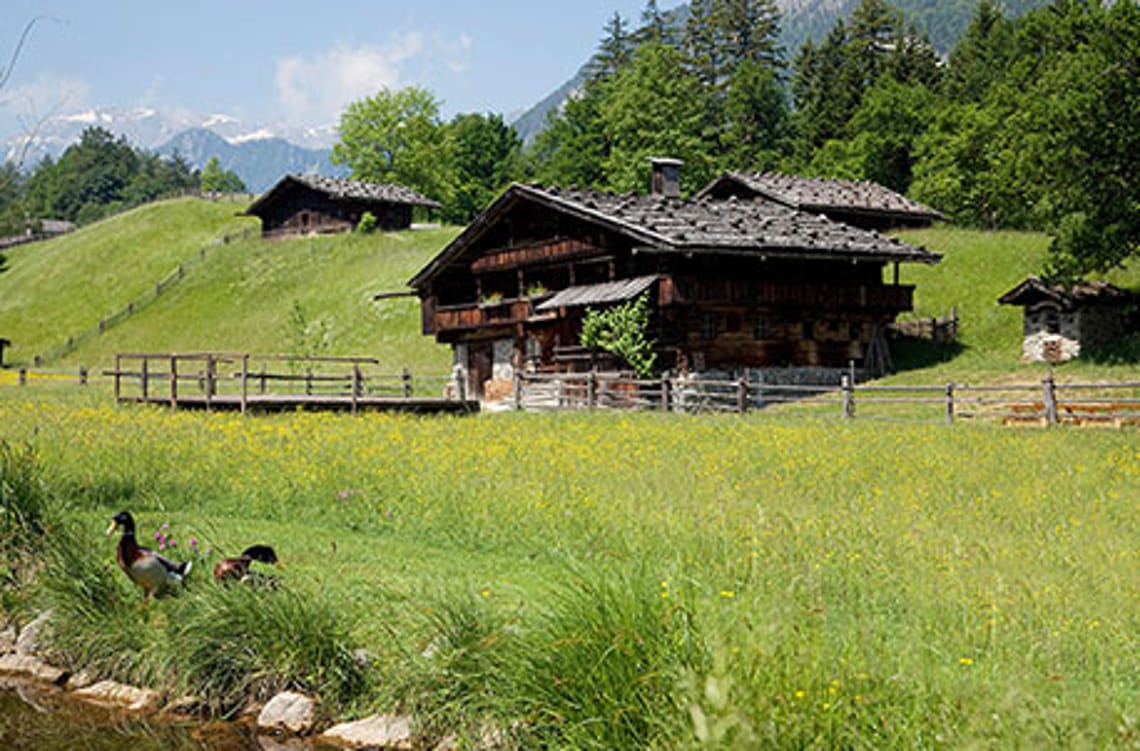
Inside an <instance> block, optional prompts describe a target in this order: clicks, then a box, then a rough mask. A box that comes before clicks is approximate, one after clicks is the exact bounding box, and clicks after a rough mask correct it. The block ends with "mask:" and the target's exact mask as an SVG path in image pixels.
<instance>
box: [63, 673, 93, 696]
mask: <svg viewBox="0 0 1140 751" xmlns="http://www.w3.org/2000/svg"><path fill="white" fill-rule="evenodd" d="M93 683H95V676H93V675H91V674H90V673H88V672H87V671H86V670H80V671H79V672H78V673H75V674H74V675H72V676H71V677H70V678H68V679H67V684H66V686H65V688H67V690H69V691H77V690H78V689H81V688H87V687H88V686H90V685H92V684H93Z"/></svg>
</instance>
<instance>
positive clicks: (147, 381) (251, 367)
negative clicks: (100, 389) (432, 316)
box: [104, 352, 479, 413]
mask: <svg viewBox="0 0 1140 751" xmlns="http://www.w3.org/2000/svg"><path fill="white" fill-rule="evenodd" d="M378 366H379V361H378V360H376V359H374V358H370V357H299V356H294V355H251V354H248V353H226V352H201V353H188V354H187V353H176V354H174V353H127V354H118V355H116V356H115V367H114V369H113V370H108V371H105V372H104V375H105V376H108V377H110V378H112V379H113V384H114V396H115V401H117V402H120V403H123V402H137V403H149V404H169V405H170V406H171V407H173V408H204V409H207V410H211V409H233V410H239V411H241V412H242V413H245V412H247V411H249V410H260V411H266V410H283V409H296V408H306V407H308V408H315V409H343V410H351V411H352V412H357V411H359V410H364V409H394V410H405V411H417V412H444V411H478V409H479V404H478V402H474V401H470V400H466V399H461V398H459V399H457V398H451V397H448V396H446V395H443V394H444V392H445V388H446V384H447V382H448V380H449V376H435V377H425V376H420V377H419V378H416V377H414V376H413V375H412V373H411V371H409V370H407V369H405V370H404V371H403V372H401V373H399V374H392V373H384V372H382V371H380V370H379V368H378Z"/></svg>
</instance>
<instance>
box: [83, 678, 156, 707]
mask: <svg viewBox="0 0 1140 751" xmlns="http://www.w3.org/2000/svg"><path fill="white" fill-rule="evenodd" d="M72 696H75V697H78V698H80V699H83V700H85V701H90V702H93V703H95V704H102V705H104V706H112V707H121V708H123V709H126V710H127V711H128V712H153V711H154V710H155V709H158V704H159V695H158V692H157V691H152V690H151V689H149V688H138V687H137V686H128V685H126V684H124V683H116V682H115V681H99V682H98V683H95V684H93V685H90V686H88V687H87V688H81V689H78V690H77V691H73V692H72Z"/></svg>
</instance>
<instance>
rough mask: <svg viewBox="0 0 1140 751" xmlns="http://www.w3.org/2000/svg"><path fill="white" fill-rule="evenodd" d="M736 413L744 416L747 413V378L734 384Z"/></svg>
mask: <svg viewBox="0 0 1140 751" xmlns="http://www.w3.org/2000/svg"><path fill="white" fill-rule="evenodd" d="M736 411H737V412H739V413H740V414H744V413H745V412H747V411H748V376H747V375H745V376H744V377H742V378H740V379H739V380H738V381H737V382H736Z"/></svg>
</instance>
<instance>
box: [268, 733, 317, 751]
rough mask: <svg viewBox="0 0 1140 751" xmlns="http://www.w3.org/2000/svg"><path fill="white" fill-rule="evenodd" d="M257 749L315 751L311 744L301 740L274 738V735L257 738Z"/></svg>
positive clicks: (269, 750)
mask: <svg viewBox="0 0 1140 751" xmlns="http://www.w3.org/2000/svg"><path fill="white" fill-rule="evenodd" d="M257 747H258V748H259V749H261V751H313V747H312V746H311V745H310V744H309V742H308V741H306V740H302V739H301V738H274V737H273V736H272V735H259V736H257Z"/></svg>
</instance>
